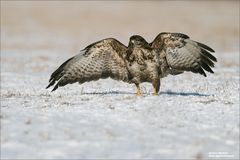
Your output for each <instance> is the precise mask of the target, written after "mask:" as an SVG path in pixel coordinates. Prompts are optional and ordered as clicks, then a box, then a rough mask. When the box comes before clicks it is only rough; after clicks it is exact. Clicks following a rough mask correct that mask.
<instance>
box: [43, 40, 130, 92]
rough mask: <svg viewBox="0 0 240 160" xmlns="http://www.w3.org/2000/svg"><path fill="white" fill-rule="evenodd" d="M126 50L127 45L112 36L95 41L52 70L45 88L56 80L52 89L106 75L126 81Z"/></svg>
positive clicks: (106, 76)
mask: <svg viewBox="0 0 240 160" xmlns="http://www.w3.org/2000/svg"><path fill="white" fill-rule="evenodd" d="M126 51H127V47H126V46H125V45H123V44H122V43H120V42H119V41H117V40H116V39H113V38H108V39H104V40H101V41H98V42H95V43H93V44H91V45H89V46H87V47H86V48H85V49H84V50H82V51H81V52H80V53H79V54H78V55H76V56H74V57H72V58H70V59H68V60H67V61H66V62H64V63H63V64H62V65H61V66H60V67H59V68H58V69H57V70H56V71H55V72H53V73H52V75H51V77H50V80H49V85H48V86H47V88H48V87H50V86H52V85H54V84H55V83H56V82H57V83H56V85H55V86H54V88H53V90H52V91H54V90H56V89H57V88H58V87H59V86H64V85H66V84H71V83H75V82H79V83H80V84H81V83H84V82H87V81H92V80H98V79H100V78H108V77H111V78H113V79H116V80H122V81H128V70H127V67H126V64H125V60H124V59H125V57H126Z"/></svg>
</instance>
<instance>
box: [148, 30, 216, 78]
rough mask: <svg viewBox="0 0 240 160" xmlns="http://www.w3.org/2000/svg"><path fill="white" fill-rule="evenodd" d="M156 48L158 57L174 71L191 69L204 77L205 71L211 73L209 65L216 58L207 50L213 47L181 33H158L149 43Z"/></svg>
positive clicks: (212, 64) (211, 64)
mask: <svg viewBox="0 0 240 160" xmlns="http://www.w3.org/2000/svg"><path fill="white" fill-rule="evenodd" d="M151 47H152V48H155V49H157V50H158V52H159V53H160V58H161V56H162V59H163V58H164V59H165V60H164V61H165V62H166V63H167V65H168V66H169V67H170V68H172V69H174V70H176V71H180V72H181V71H191V72H194V73H200V74H202V75H203V76H205V77H206V73H205V72H204V70H205V71H208V72H210V73H213V70H212V69H211V67H214V62H217V58H216V57H214V56H213V55H212V54H211V53H209V52H214V50H213V49H211V48H210V47H208V46H207V45H205V44H202V43H199V42H196V41H193V40H191V39H189V37H188V36H187V35H185V34H181V33H165V32H163V33H160V34H159V35H158V36H157V37H156V38H155V39H154V41H153V42H152V43H151Z"/></svg>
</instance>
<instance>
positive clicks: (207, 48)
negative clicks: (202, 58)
mask: <svg viewBox="0 0 240 160" xmlns="http://www.w3.org/2000/svg"><path fill="white" fill-rule="evenodd" d="M195 42H196V41H195ZM196 43H197V44H198V45H199V46H200V47H202V48H204V49H206V50H208V51H210V52H215V51H214V50H213V49H212V48H210V47H209V46H207V45H205V44H202V43H200V42H196Z"/></svg>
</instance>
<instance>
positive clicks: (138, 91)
mask: <svg viewBox="0 0 240 160" xmlns="http://www.w3.org/2000/svg"><path fill="white" fill-rule="evenodd" d="M135 85H136V87H137V92H136V95H137V96H141V95H142V93H141V89H140V86H139V84H135Z"/></svg>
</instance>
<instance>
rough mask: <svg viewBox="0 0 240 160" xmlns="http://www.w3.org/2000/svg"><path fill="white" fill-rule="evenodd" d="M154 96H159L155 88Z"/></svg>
mask: <svg viewBox="0 0 240 160" xmlns="http://www.w3.org/2000/svg"><path fill="white" fill-rule="evenodd" d="M153 95H154V96H157V95H158V93H157V91H156V89H155V88H154V92H153Z"/></svg>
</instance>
